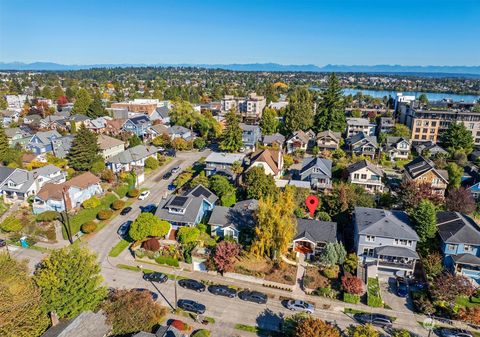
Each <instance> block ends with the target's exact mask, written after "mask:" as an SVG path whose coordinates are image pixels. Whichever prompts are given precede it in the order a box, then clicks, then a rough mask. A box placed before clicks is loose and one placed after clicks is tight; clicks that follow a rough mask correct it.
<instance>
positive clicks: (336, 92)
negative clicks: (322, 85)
mask: <svg viewBox="0 0 480 337" xmlns="http://www.w3.org/2000/svg"><path fill="white" fill-rule="evenodd" d="M346 126H347V122H346V119H345V107H344V100H343V94H342V87H341V86H340V82H339V81H338V78H337V76H336V75H335V73H332V74H331V75H330V77H329V78H328V81H327V89H325V91H324V92H322V94H321V96H320V102H319V105H318V108H317V114H316V116H315V128H316V129H317V131H325V130H331V131H339V132H343V131H344V130H345V128H346Z"/></svg>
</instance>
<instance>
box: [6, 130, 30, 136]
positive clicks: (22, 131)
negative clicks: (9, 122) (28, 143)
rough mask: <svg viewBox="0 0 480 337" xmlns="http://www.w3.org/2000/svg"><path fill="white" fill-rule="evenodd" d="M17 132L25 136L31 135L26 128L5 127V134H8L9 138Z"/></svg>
mask: <svg viewBox="0 0 480 337" xmlns="http://www.w3.org/2000/svg"><path fill="white" fill-rule="evenodd" d="M17 133H21V134H22V136H23V137H28V136H31V133H29V132H27V131H26V130H25V129H20V128H8V129H5V134H6V135H7V137H8V138H12V137H13V136H15V135H16V134H17Z"/></svg>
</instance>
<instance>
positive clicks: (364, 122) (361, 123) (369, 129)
mask: <svg viewBox="0 0 480 337" xmlns="http://www.w3.org/2000/svg"><path fill="white" fill-rule="evenodd" d="M375 127H376V125H375V124H374V123H370V121H369V120H368V119H367V118H347V131H346V138H349V137H352V136H355V135H356V134H359V133H362V132H363V133H364V134H366V135H367V136H373V135H375Z"/></svg>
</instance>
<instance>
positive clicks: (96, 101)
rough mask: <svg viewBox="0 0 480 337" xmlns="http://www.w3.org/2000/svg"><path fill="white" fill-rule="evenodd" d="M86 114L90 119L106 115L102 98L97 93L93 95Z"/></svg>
mask: <svg viewBox="0 0 480 337" xmlns="http://www.w3.org/2000/svg"><path fill="white" fill-rule="evenodd" d="M86 114H87V116H88V117H89V118H92V119H95V118H98V117H102V116H105V115H107V111H106V110H105V107H104V106H103V103H102V99H101V98H100V96H99V95H95V96H94V97H93V100H92V102H91V103H90V104H89V105H88V109H87V112H86Z"/></svg>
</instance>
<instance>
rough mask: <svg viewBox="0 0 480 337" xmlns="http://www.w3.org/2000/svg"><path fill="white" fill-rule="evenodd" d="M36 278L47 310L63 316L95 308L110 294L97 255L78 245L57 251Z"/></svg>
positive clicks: (37, 272) (42, 265)
mask: <svg viewBox="0 0 480 337" xmlns="http://www.w3.org/2000/svg"><path fill="white" fill-rule="evenodd" d="M33 278H34V281H35V283H36V284H37V285H38V286H39V287H40V289H41V293H42V298H43V301H44V303H45V305H44V306H45V309H46V311H47V312H50V311H55V312H56V313H57V315H58V316H59V317H60V318H72V317H75V316H77V315H78V314H80V313H81V312H83V311H87V310H95V309H96V308H97V306H98V305H99V304H100V302H101V301H102V300H103V299H104V298H105V297H106V295H107V289H106V288H105V287H103V286H102V282H103V279H102V276H101V275H100V265H99V264H98V262H97V259H96V256H95V255H94V254H92V253H90V251H88V249H86V248H81V247H78V246H70V247H65V248H63V249H60V250H55V251H53V252H52V254H50V256H48V257H47V258H46V259H45V260H43V261H42V263H41V266H40V267H39V268H38V269H37V271H36V272H35V275H34V277H33Z"/></svg>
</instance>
